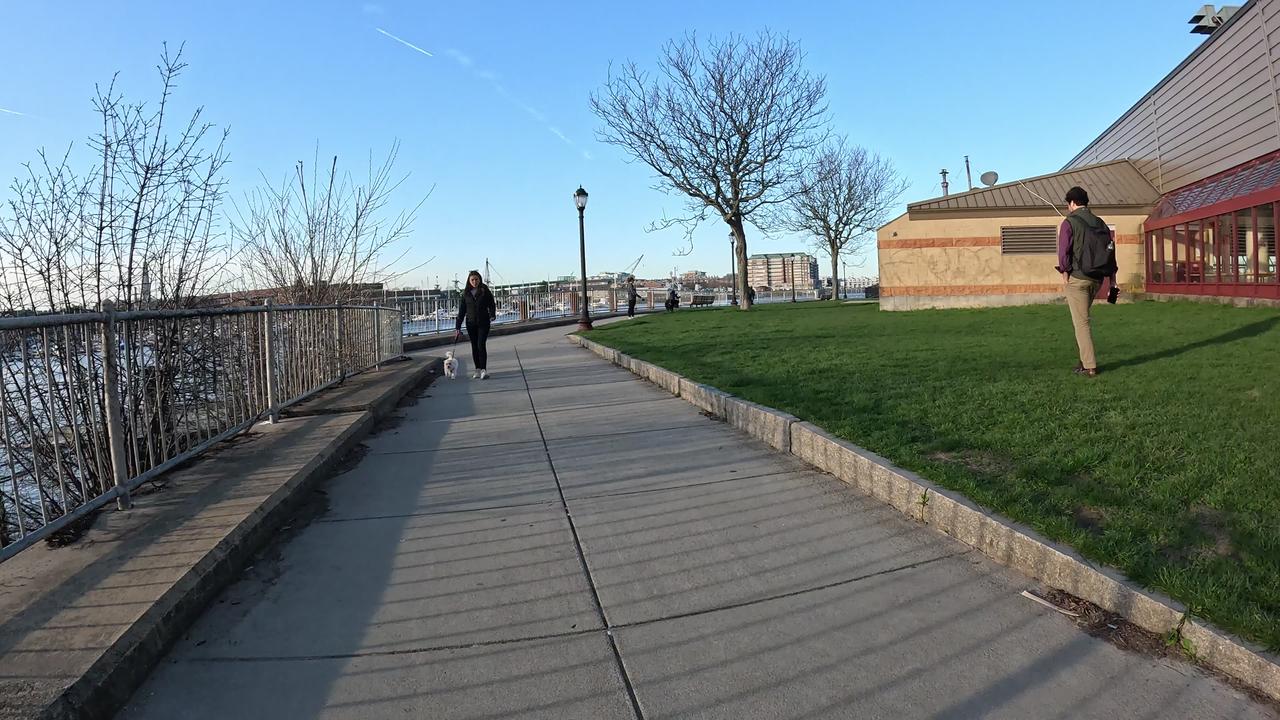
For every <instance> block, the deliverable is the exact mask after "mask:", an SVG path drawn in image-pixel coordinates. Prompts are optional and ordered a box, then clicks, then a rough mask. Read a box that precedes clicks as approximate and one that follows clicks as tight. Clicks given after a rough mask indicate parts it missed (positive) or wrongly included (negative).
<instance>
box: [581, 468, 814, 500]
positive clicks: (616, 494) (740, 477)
mask: <svg viewBox="0 0 1280 720" xmlns="http://www.w3.org/2000/svg"><path fill="white" fill-rule="evenodd" d="M802 472H805V471H804V470H778V471H776V472H767V473H757V474H755V475H734V476H733V477H727V478H720V479H719V480H703V481H701V482H694V483H687V484H684V485H662V486H660V487H652V488H644V489H643V490H619V491H617V492H606V493H596V494H595V495H576V496H574V498H573V499H574V500H599V499H602V498H615V497H627V496H628V495H645V494H648V493H660V492H672V491H674V490H684V489H685V488H697V487H706V486H708V485H721V484H723V483H729V482H734V481H736V480H759V479H760V478H767V477H775V476H777V475H793V474H796V473H802Z"/></svg>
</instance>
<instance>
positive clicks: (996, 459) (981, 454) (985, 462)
mask: <svg viewBox="0 0 1280 720" xmlns="http://www.w3.org/2000/svg"><path fill="white" fill-rule="evenodd" d="M927 457H928V458H929V459H930V460H933V461H935V462H944V463H951V464H952V465H962V466H964V467H965V468H967V469H969V470H971V471H972V472H976V473H981V474H983V475H1009V474H1011V473H1013V472H1014V471H1015V470H1017V469H1018V465H1017V463H1015V462H1014V461H1013V460H1010V459H1009V458H1007V457H1003V456H1001V455H997V454H996V453H993V452H988V451H986V450H961V451H960V452H943V451H941V450H939V451H937V452H933V453H930V454H929V455H928V456H927Z"/></svg>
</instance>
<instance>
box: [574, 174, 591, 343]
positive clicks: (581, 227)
mask: <svg viewBox="0 0 1280 720" xmlns="http://www.w3.org/2000/svg"><path fill="white" fill-rule="evenodd" d="M573 204H574V205H577V206H578V259H579V260H580V261H581V262H582V318H581V319H580V320H578V329H579V330H590V329H591V306H590V304H589V303H588V301H587V229H586V222H585V221H584V220H583V212H584V211H585V210H586V209H587V191H586V190H583V189H582V186H581V185H579V186H578V189H577V191H576V192H574V193H573Z"/></svg>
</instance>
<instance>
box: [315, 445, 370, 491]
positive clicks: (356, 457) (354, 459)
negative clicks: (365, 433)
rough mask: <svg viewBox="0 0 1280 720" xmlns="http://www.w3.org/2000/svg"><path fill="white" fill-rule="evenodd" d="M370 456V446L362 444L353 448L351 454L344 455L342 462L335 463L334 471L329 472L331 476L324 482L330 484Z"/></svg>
mask: <svg viewBox="0 0 1280 720" xmlns="http://www.w3.org/2000/svg"><path fill="white" fill-rule="evenodd" d="M368 454H369V446H368V445H365V444H364V443H360V444H359V445H356V446H355V447H353V448H351V452H348V453H347V454H346V455H343V456H342V459H341V460H339V461H338V462H336V463H334V466H333V470H331V471H330V472H329V476H328V477H326V478H325V480H324V481H325V482H328V481H329V480H330V479H331V478H335V477H337V476H339V475H342V474H343V473H346V472H350V471H351V470H354V469H355V467H356V466H357V465H359V464H360V461H361V460H364V456H365V455H368Z"/></svg>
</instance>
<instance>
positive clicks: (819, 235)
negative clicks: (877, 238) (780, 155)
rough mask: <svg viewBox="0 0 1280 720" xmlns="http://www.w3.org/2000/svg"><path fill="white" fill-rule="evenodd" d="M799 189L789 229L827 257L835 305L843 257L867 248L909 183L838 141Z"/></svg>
mask: <svg viewBox="0 0 1280 720" xmlns="http://www.w3.org/2000/svg"><path fill="white" fill-rule="evenodd" d="M801 187H802V190H801V191H800V192H799V193H797V194H795V195H794V196H792V199H791V202H790V205H789V216H788V220H787V227H788V229H790V230H792V231H794V232H798V233H803V234H805V235H808V236H809V237H811V238H813V240H814V244H815V245H816V246H817V247H818V248H819V249H820V250H821V251H823V252H826V253H827V254H828V255H829V256H830V258H831V278H832V288H831V289H832V297H833V299H834V298H835V297H836V291H837V288H838V287H839V279H840V274H839V266H840V257H841V255H850V256H856V255H858V253H860V252H861V251H862V250H864V249H865V248H866V246H867V244H868V243H869V242H870V241H871V239H872V238H873V237H874V234H873V233H874V232H875V231H876V229H877V228H879V227H880V226H881V225H883V224H884V223H885V221H886V220H888V215H889V213H890V212H891V211H892V210H893V206H894V204H895V203H897V202H898V198H900V197H901V196H902V193H903V192H904V191H906V189H907V183H906V181H905V180H904V179H903V178H902V177H901V176H900V175H898V171H897V170H895V169H894V167H893V163H891V162H890V161H889V160H887V159H884V158H881V157H880V156H879V155H875V154H872V153H868V152H867V151H866V150H865V149H864V148H862V147H858V146H850V145H848V144H847V143H846V142H845V140H844V139H843V138H840V139H836V140H834V141H831V142H829V143H828V144H826V145H825V146H823V147H822V148H820V149H819V150H817V151H816V152H815V154H814V156H813V160H812V162H811V163H809V165H808V174H807V176H806V177H805V178H804V180H803V181H802V183H801Z"/></svg>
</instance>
